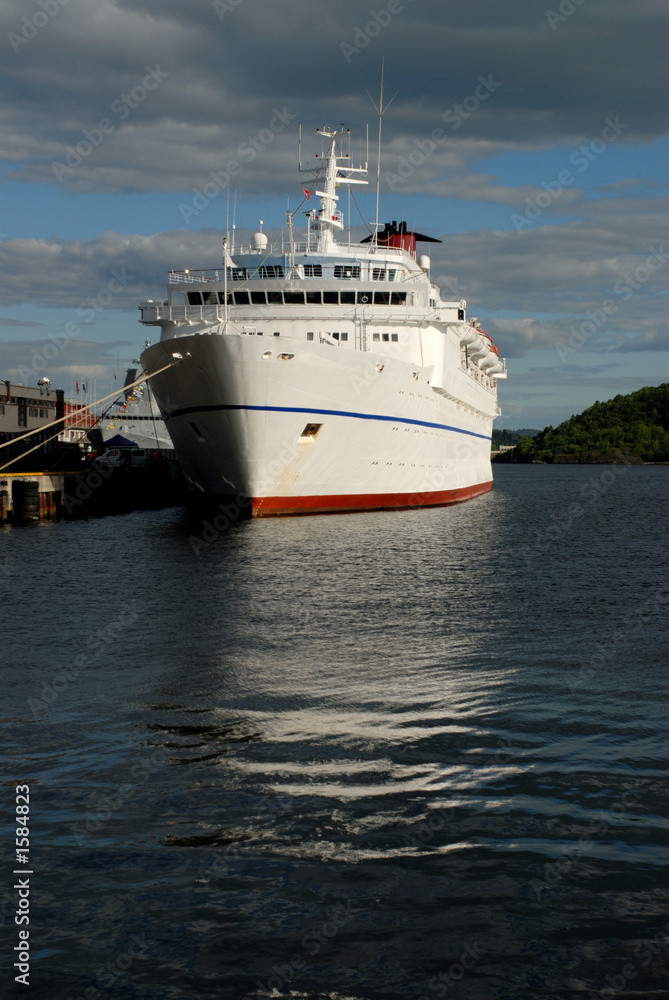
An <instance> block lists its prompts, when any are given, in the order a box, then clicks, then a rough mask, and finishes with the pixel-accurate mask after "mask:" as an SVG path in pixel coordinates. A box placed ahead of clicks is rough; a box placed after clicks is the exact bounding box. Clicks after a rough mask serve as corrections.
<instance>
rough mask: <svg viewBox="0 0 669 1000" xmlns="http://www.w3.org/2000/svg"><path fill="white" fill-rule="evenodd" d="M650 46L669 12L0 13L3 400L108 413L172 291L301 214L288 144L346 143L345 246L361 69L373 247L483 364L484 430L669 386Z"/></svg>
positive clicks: (661, 106) (84, 3)
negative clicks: (326, 136)
mask: <svg viewBox="0 0 669 1000" xmlns="http://www.w3.org/2000/svg"><path fill="white" fill-rule="evenodd" d="M668 28H669V6H668V5H667V4H666V2H665V0H633V2H632V0H559V2H558V3H554V4H553V5H552V6H548V7H547V6H546V4H545V0H377V2H376V3H373V4H368V3H366V2H363V3H360V2H359V0H328V2H325V0H308V2H307V0H300V2H298V0H214V2H209V0H202V2H201V0H190V2H189V3H187V4H186V3H185V2H183V0H145V2H129V0H34V2H33V0H27V2H21V3H16V2H11V0H0V45H2V47H3V49H4V54H3V59H2V63H1V65H2V86H3V90H4V94H3V100H2V105H1V108H2V110H1V111H0V114H1V115H2V119H3V121H2V136H3V142H2V148H1V155H2V163H1V165H0V207H1V209H2V216H1V218H0V266H1V273H2V276H3V280H2V283H1V288H0V295H1V300H0V378H4V379H8V378H10V379H12V380H13V381H19V382H27V384H35V383H36V381H37V379H38V378H40V377H42V376H48V377H49V378H50V379H51V381H52V384H54V385H58V386H62V387H63V388H65V389H66V391H67V392H68V393H70V392H71V391H73V389H74V383H75V380H79V381H81V382H83V381H86V382H88V384H89V390H90V391H96V392H97V395H98V396H102V395H103V394H104V393H105V392H107V391H109V390H110V386H112V385H113V381H112V380H113V373H114V370H117V371H120V369H123V368H125V367H126V365H127V363H128V362H129V361H130V360H131V359H132V358H133V357H137V356H138V354H139V352H140V350H141V348H142V346H143V343H144V339H145V337H146V336H147V334H148V335H149V336H150V337H151V338H152V340H155V339H156V333H157V330H156V328H154V327H141V326H140V325H139V322H138V319H139V313H138V310H137V307H138V304H139V302H140V301H142V300H144V299H146V298H153V299H159V300H160V299H163V298H164V296H165V284H166V272H167V270H168V269H170V268H178V269H182V268H186V267H190V268H199V267H216V266H218V265H219V264H220V261H221V240H222V238H223V236H224V235H225V232H226V228H227V227H228V226H229V225H230V224H231V223H232V221H233V220H234V222H235V226H236V240H237V242H238V243H239V242H240V241H244V240H245V239H247V238H248V237H249V236H250V235H251V234H252V233H253V232H254V231H256V229H257V228H258V222H259V220H260V219H262V220H263V222H264V226H263V228H264V230H265V232H267V233H269V234H270V235H274V234H276V233H278V232H279V230H280V229H281V227H282V225H283V224H284V221H285V217H286V209H287V208H288V207H290V208H291V210H295V209H297V208H298V205H299V202H300V200H301V190H302V185H303V183H304V176H302V177H301V176H300V175H299V174H298V172H297V131H298V125H299V124H301V125H302V157H303V160H304V159H306V158H307V157H309V156H313V154H314V153H316V152H318V151H319V149H320V144H319V143H318V141H317V136H316V129H317V128H319V127H322V126H323V125H326V126H330V127H333V126H334V127H338V126H340V125H342V124H343V125H344V127H345V128H350V130H351V134H352V140H351V150H352V155H353V158H354V159H356V158H360V157H362V158H364V157H365V155H366V152H365V151H366V144H365V135H366V129H367V126H369V133H370V164H369V166H370V184H369V187H368V188H366V189H359V192H360V191H363V190H364V193H357V195H356V201H357V208H356V206H352V218H351V220H350V223H351V227H352V234H353V238H355V239H357V238H358V237H359V238H360V239H362V237H363V236H364V235H366V232H367V230H366V228H365V227H364V225H363V223H366V224H367V225H369V224H371V223H373V221H374V214H375V177H376V160H375V155H376V136H377V127H378V125H377V116H376V111H375V108H374V105H373V103H372V100H371V99H370V96H369V95H370V94H371V95H372V97H373V98H374V100H375V101H376V102H377V104H378V99H379V88H380V79H381V63H382V59H383V60H384V65H385V78H384V103H385V105H386V107H387V110H386V112H385V114H384V116H383V143H382V159H381V170H380V173H381V184H380V213H379V215H380V221H381V222H384V221H386V220H388V221H392V220H398V221H399V220H407V222H408V225H409V228H410V229H414V230H417V231H419V232H422V233H425V234H427V235H430V236H432V237H434V238H436V239H440V240H442V243H434V244H431V245H429V247H428V246H424V247H422V248H420V250H423V251H427V250H429V252H430V256H431V260H432V277H433V279H434V280H435V281H436V282H437V283H438V284H440V285H441V287H442V295H443V297H444V298H457V299H460V298H464V299H466V300H467V309H468V315H469V316H476V317H477V318H478V320H479V322H480V323H481V326H482V327H483V329H484V330H486V331H487V332H488V333H490V334H491V336H492V337H493V339H494V341H495V343H496V344H497V345H498V348H499V353H500V356H502V357H505V358H506V359H507V367H508V372H509V377H508V380H507V381H506V382H504V383H501V384H500V405H501V408H502V416H501V417H500V418H499V419H498V421H497V424H496V426H498V427H506V428H520V427H523V428H542V427H545V426H547V425H549V424H553V425H556V424H558V423H560V422H561V421H562V420H565V419H567V418H568V417H569V416H571V415H572V414H574V413H579V412H581V411H582V410H583V409H585V408H586V407H587V406H589V405H591V404H592V403H594V402H595V400H605V399H610V398H612V397H613V396H615V395H616V394H617V393H626V392H632V391H634V390H636V389H640V388H642V387H643V386H646V385H658V384H660V383H661V382H663V381H667V380H668V379H667V361H668V359H669V353H668V352H669V336H668V333H667V308H666V307H667V291H668V289H669V280H668V277H669V267H668V266H667V265H668V263H669V232H668V230H667V225H666V222H667V214H666V210H667V161H668V154H669V140H668V138H667V131H668V129H667V112H666V107H667V83H668V80H667V75H668V70H667V67H668V65H669V64H668V61H667V58H666V48H667V39H668V38H669V32H668ZM340 207H342V208H343V209H344V210H347V207H348V206H346V205H342V206H340ZM298 217H299V218H300V219H301V215H300V216H297V217H296V218H298ZM297 225H298V226H299V225H301V223H299V224H297ZM298 233H299V228H298Z"/></svg>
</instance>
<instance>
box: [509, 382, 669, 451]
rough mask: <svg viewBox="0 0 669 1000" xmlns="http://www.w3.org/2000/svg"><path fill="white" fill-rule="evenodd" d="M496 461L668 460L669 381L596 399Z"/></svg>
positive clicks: (522, 441)
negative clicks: (603, 399) (609, 397)
mask: <svg viewBox="0 0 669 1000" xmlns="http://www.w3.org/2000/svg"><path fill="white" fill-rule="evenodd" d="M493 461H495V462H667V461H669V383H666V382H665V383H664V384H663V385H658V386H653V387H649V388H647V389H639V390H638V392H632V393H630V394H629V395H627V396H616V397H615V398H614V399H610V400H609V401H608V402H606V403H599V402H597V403H595V404H594V405H593V406H590V407H588V409H587V410H584V411H583V413H580V414H578V416H575V417H570V418H569V420H565V422H564V423H562V424H560V425H559V427H555V428H554V427H546V428H544V430H543V431H540V432H539V434H537V436H536V437H534V438H531V437H523V438H521V440H520V441H519V442H518V444H517V445H516V446H515V448H514V449H513V450H512V451H507V452H505V453H504V454H502V455H498V456H497V457H496V458H495V459H493Z"/></svg>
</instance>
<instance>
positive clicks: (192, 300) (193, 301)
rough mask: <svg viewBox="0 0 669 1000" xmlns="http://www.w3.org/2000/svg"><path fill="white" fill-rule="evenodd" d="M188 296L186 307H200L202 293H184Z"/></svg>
mask: <svg viewBox="0 0 669 1000" xmlns="http://www.w3.org/2000/svg"><path fill="white" fill-rule="evenodd" d="M186 294H187V295H188V305H189V306H201V305H202V293H201V292H186Z"/></svg>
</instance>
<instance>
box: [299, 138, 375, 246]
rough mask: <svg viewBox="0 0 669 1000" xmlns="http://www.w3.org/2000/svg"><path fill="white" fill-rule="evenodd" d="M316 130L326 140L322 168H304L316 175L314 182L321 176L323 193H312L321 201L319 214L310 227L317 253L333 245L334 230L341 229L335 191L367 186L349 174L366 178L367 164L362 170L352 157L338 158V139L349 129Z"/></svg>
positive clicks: (315, 216) (341, 218)
mask: <svg viewBox="0 0 669 1000" xmlns="http://www.w3.org/2000/svg"><path fill="white" fill-rule="evenodd" d="M317 131H318V132H319V133H320V135H321V136H323V138H324V139H328V140H329V145H328V149H327V152H326V153H324V156H323V161H322V162H323V166H321V167H320V168H315V167H311V168H309V167H307V168H306V169H307V170H308V171H310V172H311V173H316V175H317V176H316V178H315V179H318V178H319V177H320V178H322V180H323V185H322V190H316V191H314V194H316V195H318V197H319V198H320V200H321V207H320V209H319V210H318V211H314V212H313V214H312V219H313V228H314V229H315V230H316V232H317V233H318V247H317V250H318V252H319V253H327V252H328V251H329V250H330V249H331V247H332V245H333V243H334V239H333V234H334V231H335V230H340V231H341V230H343V229H344V215H343V212H341V211H339V210H338V209H337V202H338V201H339V195H338V194H337V193H336V190H335V189H336V188H337V186H338V185H340V184H366V183H367V181H366V180H363V179H362V178H358V177H353V176H352V175H353V174H361V175H362V177H366V176H367V164H365V166H364V167H362V166H361V167H352V166H351V157H350V156H345V155H340V153H339V151H338V148H337V139H338V138H339V137H340V136H344V135H348V134H350V132H349V131H348V130H346V131H345V130H344V129H343V128H342V130H341V132H332V131H330V130H328V129H325V128H323V129H318V130H317Z"/></svg>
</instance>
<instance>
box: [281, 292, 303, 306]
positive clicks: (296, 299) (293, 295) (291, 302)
mask: <svg viewBox="0 0 669 1000" xmlns="http://www.w3.org/2000/svg"><path fill="white" fill-rule="evenodd" d="M283 301H284V302H285V303H286V305H287V306H297V305H300V306H303V305H304V292H284V293H283Z"/></svg>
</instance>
